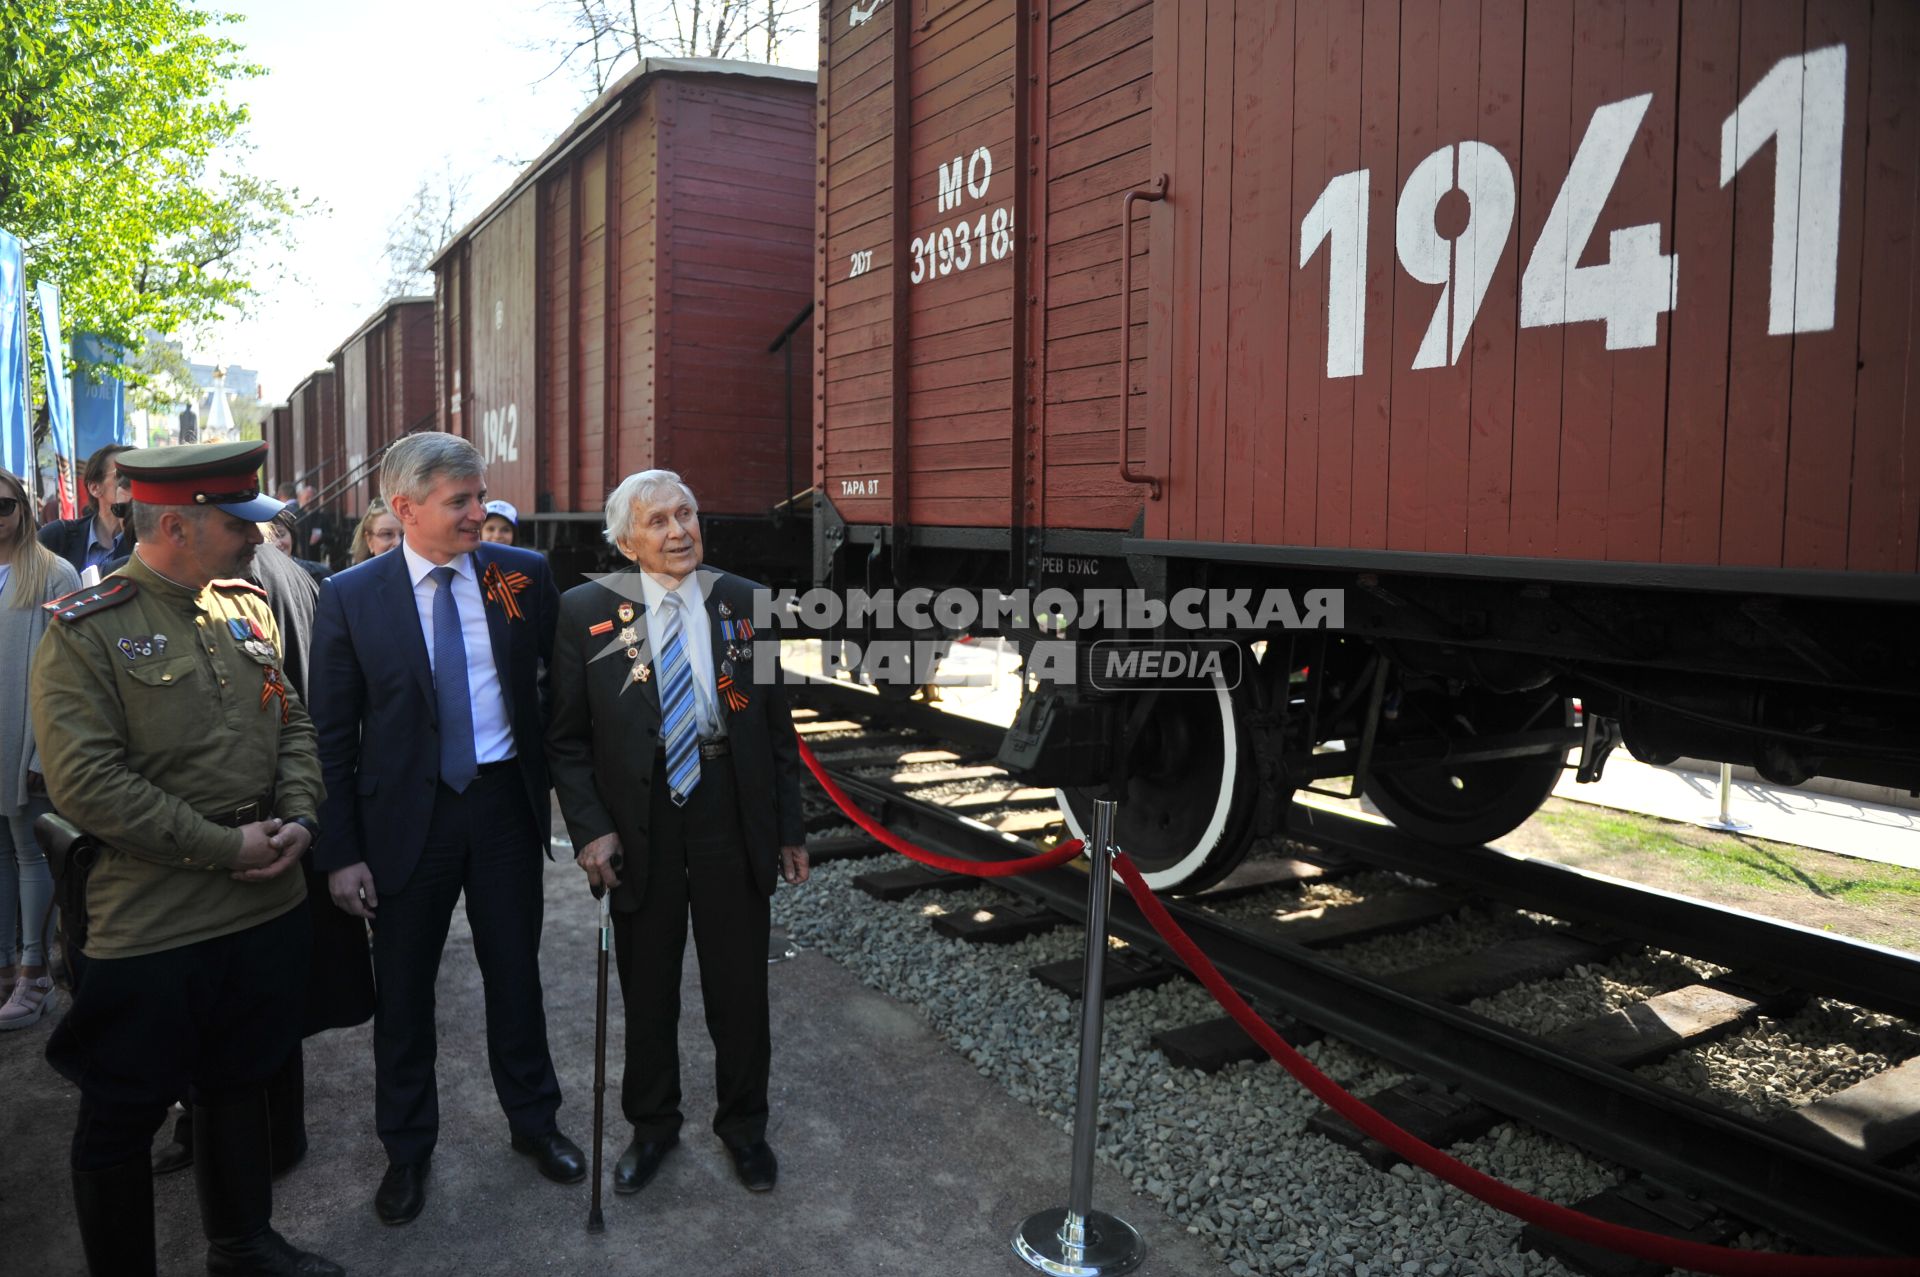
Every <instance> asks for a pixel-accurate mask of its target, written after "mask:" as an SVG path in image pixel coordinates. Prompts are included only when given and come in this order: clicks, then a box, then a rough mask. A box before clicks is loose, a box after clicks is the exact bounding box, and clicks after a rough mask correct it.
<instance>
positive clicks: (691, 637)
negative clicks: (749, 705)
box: [640, 571, 726, 740]
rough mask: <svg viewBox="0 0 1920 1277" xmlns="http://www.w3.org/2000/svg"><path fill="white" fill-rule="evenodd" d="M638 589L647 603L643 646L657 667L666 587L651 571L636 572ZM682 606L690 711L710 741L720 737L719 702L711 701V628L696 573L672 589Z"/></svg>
mask: <svg viewBox="0 0 1920 1277" xmlns="http://www.w3.org/2000/svg"><path fill="white" fill-rule="evenodd" d="M640 589H641V591H642V593H643V595H644V597H645V601H646V605H647V645H648V646H649V647H651V648H652V649H653V662H654V666H655V668H656V669H657V668H658V667H659V664H660V658H661V657H662V656H663V655H665V654H666V646H665V644H664V642H663V641H662V640H663V639H664V638H665V636H666V632H667V617H666V599H667V587H666V586H664V585H662V584H661V583H660V582H659V581H658V580H657V579H656V578H655V577H654V575H653V573H651V572H644V571H643V572H641V573H640ZM673 592H674V593H675V594H678V595H679V596H680V602H681V603H682V604H683V605H684V606H682V607H681V609H680V634H681V640H682V642H683V643H684V644H685V645H686V649H687V662H688V668H689V670H690V671H691V672H692V675H693V704H694V712H695V713H696V714H698V715H699V721H698V723H697V726H698V727H699V729H700V735H701V736H703V737H705V738H707V739H709V740H711V739H713V738H715V737H719V736H724V735H725V734H726V729H725V727H724V725H723V724H722V723H721V720H720V709H719V705H718V704H717V703H716V702H715V701H714V692H715V685H714V677H713V627H712V626H711V625H709V624H708V622H707V600H706V597H705V596H704V595H703V594H702V593H701V592H700V574H699V572H697V571H695V572H689V573H687V575H686V576H685V577H683V578H682V579H681V581H680V584H679V585H677V586H675V587H674V589H673Z"/></svg>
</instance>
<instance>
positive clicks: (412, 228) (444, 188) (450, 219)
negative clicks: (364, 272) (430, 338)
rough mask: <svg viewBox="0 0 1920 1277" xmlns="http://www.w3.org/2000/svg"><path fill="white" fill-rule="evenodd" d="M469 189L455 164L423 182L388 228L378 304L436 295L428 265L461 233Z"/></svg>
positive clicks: (443, 166)
mask: <svg viewBox="0 0 1920 1277" xmlns="http://www.w3.org/2000/svg"><path fill="white" fill-rule="evenodd" d="M468 185H469V181H468V179H467V178H465V177H456V176H454V172H453V165H452V163H451V162H450V161H445V160H443V161H442V162H441V168H440V172H439V173H438V174H435V175H433V176H430V177H423V178H421V179H420V184H419V185H418V186H417V187H415V188H414V192H413V195H412V197H411V198H410V199H409V200H408V201H407V203H406V206H405V207H403V208H402V209H401V210H400V211H399V212H398V213H397V214H395V215H394V219H393V221H392V222H390V223H389V224H388V226H387V243H386V247H385V248H384V249H382V250H381V260H382V262H383V263H384V264H385V265H386V268H387V279H386V283H385V284H384V285H383V286H382V290H383V291H382V293H381V296H380V297H378V298H375V299H374V302H375V304H378V303H379V302H382V301H385V300H386V299H387V298H389V297H403V296H408V295H415V294H425V293H431V292H432V291H433V271H432V269H431V268H430V267H429V265H428V263H429V262H431V261H432V260H433V258H434V255H435V254H436V253H438V252H439V251H440V248H441V246H442V245H444V244H445V243H446V242H447V241H448V240H450V239H452V238H453V235H454V232H455V231H457V230H459V229H460V221H461V218H462V216H463V214H464V212H465V208H466V203H467V188H468Z"/></svg>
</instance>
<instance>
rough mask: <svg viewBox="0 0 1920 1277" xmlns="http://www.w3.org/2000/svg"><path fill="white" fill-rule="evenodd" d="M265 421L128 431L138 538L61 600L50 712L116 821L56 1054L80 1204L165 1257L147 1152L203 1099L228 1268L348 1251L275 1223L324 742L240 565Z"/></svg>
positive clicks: (74, 923) (134, 1266)
mask: <svg viewBox="0 0 1920 1277" xmlns="http://www.w3.org/2000/svg"><path fill="white" fill-rule="evenodd" d="M265 454H266V445H265V444H264V443H226V444H200V445H193V446H188V447H179V448H160V449H143V450H138V451H134V452H127V453H122V454H121V456H120V457H119V459H118V460H119V464H120V466H121V470H122V473H123V474H125V475H127V476H128V478H129V479H130V480H131V486H132V496H133V511H132V517H133V523H134V528H135V530H136V533H137V535H138V541H139V545H138V548H137V549H136V551H135V553H134V556H133V558H132V559H131V560H130V561H129V562H128V563H127V564H126V566H125V567H123V568H121V569H120V570H119V571H117V572H115V573H114V574H113V575H112V576H110V577H108V578H107V579H106V580H104V581H102V582H101V583H100V584H99V585H98V586H95V587H90V588H88V589H83V590H80V591H78V592H77V593H74V594H70V595H68V596H66V597H65V598H63V599H56V600H55V601H54V602H52V603H49V604H47V605H46V606H47V608H48V610H49V611H50V612H52V613H53V616H54V622H53V624H52V625H51V626H50V627H49V628H48V631H47V636H46V639H45V640H44V641H43V642H42V644H41V645H40V649H39V651H38V652H37V653H36V654H35V657H34V662H33V673H32V683H31V689H32V695H31V701H32V706H33V717H34V731H35V734H36V739H37V740H38V741H39V743H40V754H41V758H42V760H43V761H44V762H45V764H46V778H47V788H48V791H49V792H50V793H51V795H52V797H53V801H54V804H55V806H56V807H57V808H58V810H59V811H60V812H61V813H62V814H63V815H65V816H66V817H67V818H68V819H69V820H71V821H73V823H75V824H76V825H78V826H80V828H82V829H83V830H85V831H86V832H87V833H89V834H91V835H93V836H94V837H95V838H96V839H98V840H99V842H100V843H101V844H102V847H103V850H102V852H101V855H100V858H99V861H98V863H97V865H96V866H95V867H94V869H93V872H92V874H91V876H90V877H89V879H88V881H87V884H86V887H85V909H84V917H80V918H72V917H70V918H69V919H68V925H69V928H70V929H73V930H77V931H81V932H84V935H85V939H84V940H83V941H82V942H81V952H82V953H83V954H84V956H85V963H84V970H83V973H82V975H81V978H80V981H79V988H78V990H77V994H76V997H75V1000H74V1005H73V1009H72V1010H71V1011H70V1012H69V1013H68V1015H67V1017H66V1019H65V1020H64V1021H62V1022H61V1024H60V1026H59V1028H58V1029H57V1030H56V1031H55V1033H54V1035H53V1038H52V1040H51V1042H50V1043H49V1044H48V1047H47V1058H48V1060H49V1061H51V1062H52V1064H53V1065H54V1067H55V1068H57V1069H58V1070H59V1071H60V1072H61V1073H62V1074H63V1075H65V1076H66V1077H67V1078H68V1079H69V1080H71V1081H72V1082H73V1083H74V1084H75V1085H77V1086H78V1087H79V1088H80V1117H79V1125H78V1128H77V1130H76V1131H75V1133H74V1140H73V1152H72V1168H73V1192H74V1206H75V1210H76V1213H77V1215H78V1217H79V1224H80V1235H81V1239H82V1241H83V1243H84V1244H85V1248H86V1255H87V1266H88V1268H89V1270H90V1271H91V1272H93V1273H95V1274H107V1273H112V1274H115V1275H116V1277H120V1275H122V1274H140V1275H146V1274H152V1273H153V1272H154V1270H155V1260H154V1239H153V1180H152V1173H151V1167H150V1163H149V1160H148V1157H149V1152H150V1149H151V1147H152V1143H153V1134H154V1132H155V1131H156V1130H157V1129H159V1126H160V1124H161V1122H162V1121H163V1120H164V1119H165V1115H166V1110H167V1106H168V1105H169V1104H170V1103H171V1102H172V1101H173V1100H174V1099H175V1098H176V1097H177V1096H180V1095H182V1094H191V1095H192V1097H193V1102H194V1122H195V1131H196V1137H195V1138H196V1146H197V1147H196V1155H195V1160H194V1178H195V1180H196V1181H197V1186H198V1189H199V1198H200V1216H201V1222H202V1224H203V1226H204V1227H205V1230H206V1234H207V1241H208V1250H207V1270H208V1271H209V1272H210V1273H214V1274H228V1273H233V1274H238V1273H249V1274H252V1273H270V1274H283V1273H284V1274H337V1273H340V1272H341V1271H342V1270H341V1269H340V1268H339V1267H338V1266H337V1265H334V1264H332V1263H330V1262H328V1261H327V1260H325V1259H322V1258H320V1257H319V1256H317V1255H310V1254H305V1253H302V1252H301V1251H299V1250H298V1249H296V1248H295V1247H294V1246H292V1245H291V1244H290V1243H288V1242H287V1241H286V1239H284V1238H282V1237H281V1236H280V1235H279V1234H278V1233H276V1232H274V1231H273V1228H272V1225H271V1215H272V1206H273V1197H272V1188H271V1181H270V1173H269V1166H270V1154H269V1150H268V1119H267V1106H266V1093H265V1089H264V1083H265V1081H266V1079H267V1078H268V1076H269V1075H271V1074H272V1073H273V1071H274V1070H275V1069H276V1068H278V1067H279V1065H280V1063H281V1062H282V1061H283V1060H284V1059H285V1058H286V1056H287V1054H288V1053H289V1052H290V1051H291V1050H292V1049H293V1047H294V1045H295V1044H296V1043H297V1042H298V1041H299V1034H300V1021H301V1015H300V1004H301V999H302V998H303V996H304V991H305V988H306V981H307V971H306V967H307V962H308V953H309V922H308V916H307V911H306V910H305V909H304V908H302V907H301V904H302V901H303V900H304V898H305V893H306V887H305V883H304V881H303V879H302V876H301V874H300V873H299V872H298V868H297V866H298V865H299V862H300V856H301V853H302V852H304V851H305V850H306V848H307V845H308V843H309V842H310V841H311V839H312V836H313V833H314V824H313V818H314V814H315V813H316V812H317V811H318V810H319V806H320V798H321V785H320V764H319V759H318V755H317V754H316V752H315V748H314V734H313V727H312V725H311V723H310V722H309V720H308V718H307V711H306V707H305V706H304V705H302V704H301V703H300V700H299V698H298V697H297V696H295V695H293V694H292V693H291V692H289V690H288V689H287V686H286V680H285V679H284V678H283V677H282V675H281V672H280V647H279V638H278V632H277V630H276V629H275V627H274V621H273V614H272V613H271V612H270V611H269V610H268V608H267V601H266V597H265V594H264V592H263V591H261V590H260V589H259V588H258V587H257V586H255V585H253V584H252V583H251V582H248V581H245V580H242V579H240V578H242V577H244V576H245V574H246V571H247V567H248V564H249V563H250V562H251V560H252V558H253V552H254V549H255V547H257V546H258V545H260V543H261V536H260V532H259V529H258V528H257V527H256V526H255V525H256V524H258V523H259V522H261V521H263V520H265V519H269V518H271V517H272V516H273V515H274V514H276V513H278V512H279V510H280V508H281V504H280V502H278V501H275V500H274V499H273V498H271V497H263V496H261V495H260V493H259V490H258V479H257V475H258V471H259V467H260V462H261V461H262V459H263V458H264V456H265Z"/></svg>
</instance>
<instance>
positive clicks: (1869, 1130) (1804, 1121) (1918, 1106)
mask: <svg viewBox="0 0 1920 1277" xmlns="http://www.w3.org/2000/svg"><path fill="white" fill-rule="evenodd" d="M1769 1125H1770V1126H1772V1127H1773V1129H1774V1130H1776V1131H1778V1132H1779V1133H1780V1134H1782V1135H1785V1136H1786V1137H1787V1138H1789V1139H1791V1140H1795V1141H1797V1142H1799V1143H1802V1144H1805V1145H1807V1146H1808V1147H1810V1148H1815V1149H1819V1150H1821V1151H1823V1152H1831V1151H1842V1152H1846V1153H1851V1154H1853V1155H1855V1156H1857V1157H1864V1158H1866V1159H1867V1160H1868V1161H1870V1162H1874V1163H1876V1164H1878V1165H1882V1166H1886V1165H1891V1164H1894V1163H1895V1162H1897V1161H1899V1160H1901V1159H1903V1158H1906V1157H1908V1156H1910V1155H1912V1154H1913V1153H1914V1152H1915V1151H1916V1150H1920V1056H1915V1057H1914V1058H1913V1059H1911V1060H1908V1061H1907V1062H1906V1063H1904V1064H1900V1065H1896V1066H1895V1067H1893V1068H1890V1069H1886V1070H1883V1071H1881V1072H1879V1073H1876V1074H1874V1075H1873V1076H1872V1077H1869V1078H1864V1079H1862V1080H1861V1081H1858V1082H1855V1083H1854V1084H1853V1085H1852V1086H1849V1087H1847V1088H1846V1089H1845V1090H1842V1091H1836V1092H1834V1093H1833V1094H1832V1095H1827V1096H1822V1097H1821V1098H1820V1099H1817V1100H1815V1101H1814V1102H1813V1103H1811V1104H1807V1105H1803V1106H1802V1107H1800V1108H1797V1109H1793V1110H1792V1111H1790V1112H1786V1113H1782V1114H1780V1115H1779V1116H1778V1117H1776V1118H1774V1119H1773V1121H1772V1122H1770V1123H1769Z"/></svg>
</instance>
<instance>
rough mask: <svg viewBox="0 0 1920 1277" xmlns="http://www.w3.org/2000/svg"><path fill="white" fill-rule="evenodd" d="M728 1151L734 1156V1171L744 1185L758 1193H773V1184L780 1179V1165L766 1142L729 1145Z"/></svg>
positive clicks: (758, 1141)
mask: <svg viewBox="0 0 1920 1277" xmlns="http://www.w3.org/2000/svg"><path fill="white" fill-rule="evenodd" d="M727 1151H728V1152H729V1153H732V1154H733V1170H734V1173H735V1174H736V1175H738V1176H739V1177H740V1182H741V1183H742V1184H745V1185H746V1186H747V1187H748V1188H750V1189H752V1190H753V1191H754V1192H756V1193H765V1192H770V1191H772V1189H773V1182H774V1181H775V1180H776V1179H778V1178H780V1163H779V1162H778V1161H777V1160H775V1158H774V1156H773V1150H772V1149H771V1148H769V1147H768V1146H767V1142H766V1141H765V1140H755V1141H754V1142H753V1143H751V1144H729V1145H727Z"/></svg>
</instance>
